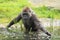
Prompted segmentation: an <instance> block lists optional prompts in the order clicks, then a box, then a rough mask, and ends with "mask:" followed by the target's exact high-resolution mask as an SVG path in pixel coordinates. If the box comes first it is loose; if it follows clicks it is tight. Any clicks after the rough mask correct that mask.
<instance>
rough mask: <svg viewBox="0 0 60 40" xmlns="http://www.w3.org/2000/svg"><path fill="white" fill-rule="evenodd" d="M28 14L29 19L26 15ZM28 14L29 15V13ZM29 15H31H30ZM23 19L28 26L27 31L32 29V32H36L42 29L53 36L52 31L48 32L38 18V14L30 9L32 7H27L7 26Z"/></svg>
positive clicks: (26, 26)
mask: <svg viewBox="0 0 60 40" xmlns="http://www.w3.org/2000/svg"><path fill="white" fill-rule="evenodd" d="M23 14H24V15H25V16H27V19H25V17H24V15H23ZM27 14H28V15H27ZM28 16H29V17H28ZM21 19H22V21H23V24H24V26H25V28H26V32H29V31H30V30H31V31H32V32H36V31H38V30H42V31H43V32H44V33H46V34H47V35H49V36H51V34H50V33H48V32H47V31H46V30H45V29H44V28H43V27H42V25H41V23H40V21H39V20H38V19H37V17H36V15H35V14H33V12H32V11H31V10H30V8H28V7H26V8H25V9H23V11H22V13H21V14H20V15H19V16H18V17H16V18H15V19H13V20H12V21H11V22H10V23H9V25H8V26H7V27H8V28H9V27H10V26H11V25H13V24H15V23H17V22H19V21H20V20H21Z"/></svg>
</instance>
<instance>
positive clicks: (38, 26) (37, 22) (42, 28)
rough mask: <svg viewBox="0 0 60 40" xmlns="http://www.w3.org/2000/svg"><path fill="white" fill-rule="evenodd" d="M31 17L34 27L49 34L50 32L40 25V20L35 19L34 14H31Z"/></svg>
mask: <svg viewBox="0 0 60 40" xmlns="http://www.w3.org/2000/svg"><path fill="white" fill-rule="evenodd" d="M32 19H33V21H34V23H35V25H36V28H38V29H40V30H41V31H43V32H44V33H45V34H47V35H49V36H51V34H50V33H49V32H48V31H47V30H46V29H45V28H44V27H43V26H42V25H41V22H40V21H39V20H38V19H37V17H36V15H34V14H33V17H32Z"/></svg>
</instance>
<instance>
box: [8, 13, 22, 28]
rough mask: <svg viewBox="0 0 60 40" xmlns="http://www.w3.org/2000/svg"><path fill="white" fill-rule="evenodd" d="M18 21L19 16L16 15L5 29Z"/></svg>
mask: <svg viewBox="0 0 60 40" xmlns="http://www.w3.org/2000/svg"><path fill="white" fill-rule="evenodd" d="M19 20H21V14H20V15H18V16H17V17H16V18H14V19H13V20H12V21H11V22H10V23H9V24H8V26H7V27H8V28H9V27H10V26H11V25H13V24H15V23H17V22H19Z"/></svg>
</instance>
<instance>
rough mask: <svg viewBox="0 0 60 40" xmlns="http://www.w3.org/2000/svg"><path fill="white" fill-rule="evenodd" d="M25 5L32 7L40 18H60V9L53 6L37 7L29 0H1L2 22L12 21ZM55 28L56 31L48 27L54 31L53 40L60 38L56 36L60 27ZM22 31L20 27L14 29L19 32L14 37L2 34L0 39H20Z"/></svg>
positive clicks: (59, 39)
mask: <svg viewBox="0 0 60 40" xmlns="http://www.w3.org/2000/svg"><path fill="white" fill-rule="evenodd" d="M24 6H29V7H31V8H32V9H33V10H34V12H35V13H36V15H37V17H39V18H52V19H60V10H58V9H55V8H52V7H46V6H44V5H43V6H39V7H35V6H33V5H32V4H30V3H28V0H0V24H3V23H8V22H10V21H11V20H12V19H13V18H15V17H16V16H17V15H19V14H20V12H21V11H22V9H23V7H24ZM54 28H55V29H56V30H55V31H54V32H53V27H50V28H49V27H48V28H47V29H48V30H49V31H50V32H51V33H52V32H53V35H55V36H52V39H51V40H60V38H59V37H58V38H56V36H58V35H60V32H59V30H60V29H59V27H54ZM20 31H21V30H20V29H19V30H18V29H15V30H14V29H13V30H12V32H16V33H18V34H17V35H15V36H13V37H12V36H10V35H3V34H0V40H20V38H21V37H22V36H20V35H21V34H22V33H21V32H20ZM20 33H21V34H20ZM4 34H5V33H4Z"/></svg>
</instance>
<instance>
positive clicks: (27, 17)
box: [22, 12, 31, 20]
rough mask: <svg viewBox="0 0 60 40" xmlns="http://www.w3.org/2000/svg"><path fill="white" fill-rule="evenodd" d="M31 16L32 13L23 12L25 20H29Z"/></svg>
mask: <svg viewBox="0 0 60 40" xmlns="http://www.w3.org/2000/svg"><path fill="white" fill-rule="evenodd" d="M30 18H31V13H28V12H23V14H22V19H23V20H29V19H30Z"/></svg>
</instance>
